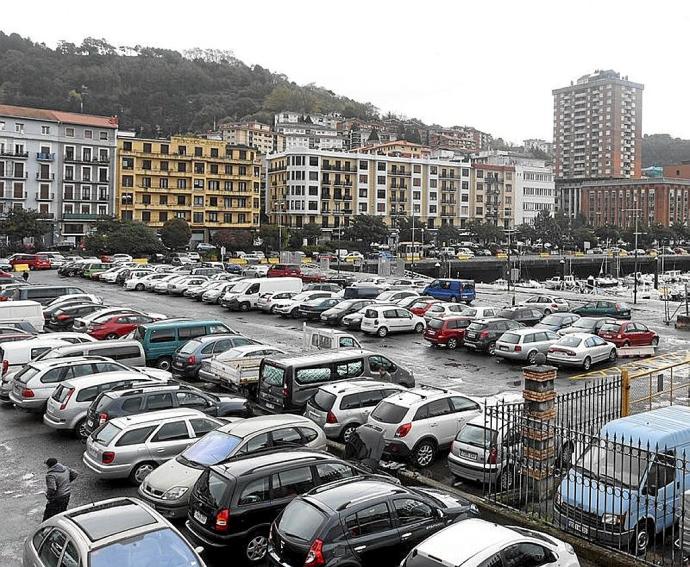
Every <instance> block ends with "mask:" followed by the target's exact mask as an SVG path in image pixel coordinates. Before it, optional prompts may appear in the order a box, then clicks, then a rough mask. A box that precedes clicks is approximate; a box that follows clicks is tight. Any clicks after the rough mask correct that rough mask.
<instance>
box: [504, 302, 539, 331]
mask: <svg viewBox="0 0 690 567" xmlns="http://www.w3.org/2000/svg"><path fill="white" fill-rule="evenodd" d="M498 317H502V318H503V319H510V320H511V321H517V322H518V323H522V324H523V325H525V326H527V327H531V326H532V325H536V324H537V323H539V321H541V320H542V319H543V317H544V314H543V313H542V312H541V311H539V309H534V308H532V307H506V308H505V309H502V310H501V311H500V312H499V314H498Z"/></svg>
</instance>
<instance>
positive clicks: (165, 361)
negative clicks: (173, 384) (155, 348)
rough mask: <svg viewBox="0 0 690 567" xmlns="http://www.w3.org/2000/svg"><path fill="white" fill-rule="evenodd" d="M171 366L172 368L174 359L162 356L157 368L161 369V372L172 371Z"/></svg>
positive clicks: (157, 362)
mask: <svg viewBox="0 0 690 567" xmlns="http://www.w3.org/2000/svg"><path fill="white" fill-rule="evenodd" d="M171 366H172V359H171V358H170V357H169V356H161V357H160V358H159V359H158V360H157V361H156V368H160V369H161V370H170V367H171Z"/></svg>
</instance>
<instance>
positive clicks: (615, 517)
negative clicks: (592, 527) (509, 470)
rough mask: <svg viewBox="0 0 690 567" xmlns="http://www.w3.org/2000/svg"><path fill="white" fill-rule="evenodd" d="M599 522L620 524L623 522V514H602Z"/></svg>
mask: <svg viewBox="0 0 690 567" xmlns="http://www.w3.org/2000/svg"><path fill="white" fill-rule="evenodd" d="M601 522H602V523H603V524H608V525H610V526H622V525H623V524H625V514H604V515H603V516H602V517H601Z"/></svg>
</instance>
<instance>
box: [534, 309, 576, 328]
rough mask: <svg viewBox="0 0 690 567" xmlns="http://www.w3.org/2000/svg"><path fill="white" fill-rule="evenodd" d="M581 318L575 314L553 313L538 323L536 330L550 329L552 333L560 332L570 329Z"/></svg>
mask: <svg viewBox="0 0 690 567" xmlns="http://www.w3.org/2000/svg"><path fill="white" fill-rule="evenodd" d="M579 318H580V316H579V315H575V313H552V314H551V315H547V316H546V317H544V318H543V319H542V320H541V321H539V323H537V324H536V325H535V326H534V328H535V329H548V330H550V331H560V330H561V329H565V328H566V327H570V325H572V324H573V323H574V322H575V321H577V320H578V319H579Z"/></svg>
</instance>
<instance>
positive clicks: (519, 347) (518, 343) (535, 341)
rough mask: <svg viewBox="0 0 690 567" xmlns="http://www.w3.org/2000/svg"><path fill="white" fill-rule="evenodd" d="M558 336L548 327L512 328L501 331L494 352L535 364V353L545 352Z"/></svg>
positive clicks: (503, 356)
mask: <svg viewBox="0 0 690 567" xmlns="http://www.w3.org/2000/svg"><path fill="white" fill-rule="evenodd" d="M559 338H560V337H559V336H558V335H557V334H556V333H554V332H553V331H549V330H548V329H533V328H527V329H513V330H512V331H506V332H505V333H503V334H502V335H501V336H500V337H499V339H498V340H497V341H496V349H495V354H496V356H498V357H500V358H507V359H509V360H520V361H522V360H524V361H526V362H527V363H529V364H535V363H536V361H537V354H539V353H540V352H541V353H542V354H546V353H547V352H548V350H549V347H550V346H551V345H552V344H554V343H555V342H556V341H558V339H559Z"/></svg>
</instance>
